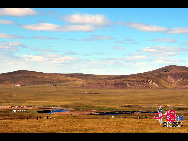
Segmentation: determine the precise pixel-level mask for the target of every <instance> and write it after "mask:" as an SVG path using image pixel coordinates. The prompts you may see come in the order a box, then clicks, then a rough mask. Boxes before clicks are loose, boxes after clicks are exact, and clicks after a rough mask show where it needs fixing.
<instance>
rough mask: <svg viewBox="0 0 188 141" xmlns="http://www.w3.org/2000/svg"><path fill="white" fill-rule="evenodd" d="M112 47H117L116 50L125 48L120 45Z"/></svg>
mask: <svg viewBox="0 0 188 141" xmlns="http://www.w3.org/2000/svg"><path fill="white" fill-rule="evenodd" d="M114 49H117V50H124V49H125V48H124V47H121V46H115V47H114Z"/></svg>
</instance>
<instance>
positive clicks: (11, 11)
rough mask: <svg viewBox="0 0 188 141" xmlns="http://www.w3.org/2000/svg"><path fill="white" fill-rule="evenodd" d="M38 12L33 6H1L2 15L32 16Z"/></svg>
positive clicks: (0, 12) (0, 13)
mask: <svg viewBox="0 0 188 141" xmlns="http://www.w3.org/2000/svg"><path fill="white" fill-rule="evenodd" d="M36 14H37V13H36V12H35V11H34V10H33V9H31V8H1V9H0V16H18V17H22V16H31V15H36Z"/></svg>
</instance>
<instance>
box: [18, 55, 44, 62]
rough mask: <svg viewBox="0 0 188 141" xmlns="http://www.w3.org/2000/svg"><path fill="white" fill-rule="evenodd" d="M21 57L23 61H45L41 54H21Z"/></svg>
mask: <svg viewBox="0 0 188 141" xmlns="http://www.w3.org/2000/svg"><path fill="white" fill-rule="evenodd" d="M20 57H21V58H23V59H24V60H25V61H45V60H46V58H44V57H42V56H33V55H21V56H20Z"/></svg>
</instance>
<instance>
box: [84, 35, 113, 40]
mask: <svg viewBox="0 0 188 141" xmlns="http://www.w3.org/2000/svg"><path fill="white" fill-rule="evenodd" d="M112 39H115V38H113V37H110V36H101V35H91V37H90V38H83V39H82V40H83V41H95V40H112Z"/></svg>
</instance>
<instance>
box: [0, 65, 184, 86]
mask: <svg viewBox="0 0 188 141" xmlns="http://www.w3.org/2000/svg"><path fill="white" fill-rule="evenodd" d="M16 83H22V84H24V85H41V84H53V83H58V84H60V85H66V86H69V87H82V88H105V89H106V88H107V89H116V88H117V89H119V88H120V89H124V88H133V89H134V88H188V67H186V66H177V65H169V66H164V67H161V68H158V69H155V70H152V71H148V72H143V73H137V74H130V75H94V74H84V73H66V74H63V73H43V72H36V71H29V70H17V71H13V72H7V73H1V74H0V84H1V85H11V84H16Z"/></svg>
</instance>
